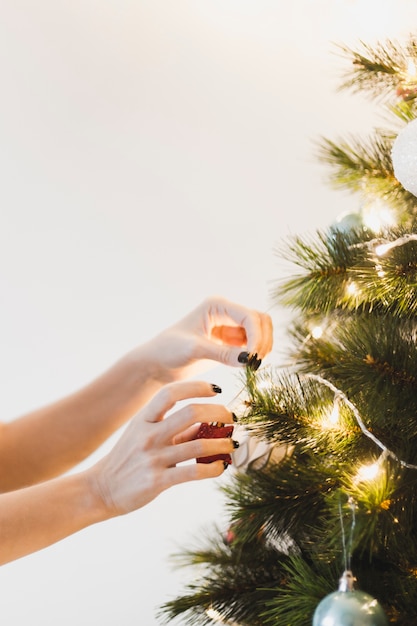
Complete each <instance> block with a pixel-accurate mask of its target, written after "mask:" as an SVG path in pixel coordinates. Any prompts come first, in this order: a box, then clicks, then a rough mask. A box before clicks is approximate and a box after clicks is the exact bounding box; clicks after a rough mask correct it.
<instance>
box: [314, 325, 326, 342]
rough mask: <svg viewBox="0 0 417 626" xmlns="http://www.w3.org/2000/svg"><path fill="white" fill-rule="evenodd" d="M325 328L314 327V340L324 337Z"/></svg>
mask: <svg viewBox="0 0 417 626" xmlns="http://www.w3.org/2000/svg"><path fill="white" fill-rule="evenodd" d="M323 332H324V331H323V327H322V326H314V328H313V329H312V331H311V336H312V337H313V338H314V339H320V337H322V335H323Z"/></svg>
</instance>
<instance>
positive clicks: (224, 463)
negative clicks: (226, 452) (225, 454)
mask: <svg viewBox="0 0 417 626" xmlns="http://www.w3.org/2000/svg"><path fill="white" fill-rule="evenodd" d="M223 467H224V469H225V470H227V468H228V467H229V463H228V462H227V461H223Z"/></svg>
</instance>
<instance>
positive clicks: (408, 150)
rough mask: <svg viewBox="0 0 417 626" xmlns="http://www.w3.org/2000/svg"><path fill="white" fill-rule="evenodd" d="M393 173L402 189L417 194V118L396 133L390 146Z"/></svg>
mask: <svg viewBox="0 0 417 626" xmlns="http://www.w3.org/2000/svg"><path fill="white" fill-rule="evenodd" d="M392 162H393V165H394V173H395V176H396V178H397V179H398V180H399V181H400V183H401V184H402V186H403V187H404V189H407V191H409V192H410V193H412V194H414V195H417V119H416V120H413V121H412V122H409V123H408V124H407V126H405V128H403V129H402V130H401V131H400V133H399V134H398V135H397V138H396V139H395V141H394V144H393V147H392Z"/></svg>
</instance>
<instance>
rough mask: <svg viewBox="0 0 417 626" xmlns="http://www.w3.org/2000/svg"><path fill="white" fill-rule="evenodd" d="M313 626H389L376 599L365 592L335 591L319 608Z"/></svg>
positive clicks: (324, 599)
mask: <svg viewBox="0 0 417 626" xmlns="http://www.w3.org/2000/svg"><path fill="white" fill-rule="evenodd" d="M313 626H388V620H387V618H386V616H385V613H384V611H383V610H382V608H381V605H380V604H379V603H378V601H377V600H375V598H373V597H372V596H370V595H368V594H367V593H364V592H363V591H335V592H334V593H331V594H329V595H328V596H326V597H325V598H323V600H322V601H321V602H320V604H319V605H318V606H317V608H316V610H315V612H314V616H313Z"/></svg>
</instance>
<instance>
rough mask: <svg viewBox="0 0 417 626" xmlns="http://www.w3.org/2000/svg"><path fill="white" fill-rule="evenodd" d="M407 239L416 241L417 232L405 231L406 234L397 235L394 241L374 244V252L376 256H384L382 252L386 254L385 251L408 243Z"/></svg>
mask: <svg viewBox="0 0 417 626" xmlns="http://www.w3.org/2000/svg"><path fill="white" fill-rule="evenodd" d="M409 241H417V234H416V233H407V234H406V235H403V236H402V237H399V238H398V239H395V240H394V241H389V242H387V243H382V244H380V245H378V246H376V248H375V254H376V255H377V256H384V254H386V253H387V252H389V251H390V250H392V249H393V248H399V247H400V246H403V245H404V244H406V243H408V242H409Z"/></svg>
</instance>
